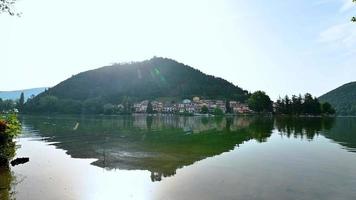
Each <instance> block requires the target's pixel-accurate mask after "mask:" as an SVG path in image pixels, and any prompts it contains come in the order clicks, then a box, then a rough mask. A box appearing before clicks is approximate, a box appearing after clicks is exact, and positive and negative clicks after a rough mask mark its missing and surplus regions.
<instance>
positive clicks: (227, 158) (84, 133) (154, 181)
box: [0, 116, 356, 200]
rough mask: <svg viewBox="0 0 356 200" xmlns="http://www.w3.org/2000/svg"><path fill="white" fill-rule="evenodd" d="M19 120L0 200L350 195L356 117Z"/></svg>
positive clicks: (2, 173)
mask: <svg viewBox="0 0 356 200" xmlns="http://www.w3.org/2000/svg"><path fill="white" fill-rule="evenodd" d="M21 121H22V124H23V131H22V135H21V137H20V138H19V139H18V140H17V141H16V144H17V157H29V158H30V162H28V163H26V164H23V165H18V166H15V167H10V168H9V169H0V178H1V179H0V188H1V189H0V197H1V198H0V199H12V198H16V199H85V200H87V199H177V200H178V199H204V200H205V199H267V200H268V199H271V200H272V199H273V200H275V199H323V200H324V199H345V200H346V199H356V190H355V188H356V154H355V152H356V118H336V119H321V118H301V119H293V118H277V119H273V118H268V117H265V118H258V117H234V118H204V117H178V116H155V117H147V116H121V117H104V116H50V117H48V116H22V117H21Z"/></svg>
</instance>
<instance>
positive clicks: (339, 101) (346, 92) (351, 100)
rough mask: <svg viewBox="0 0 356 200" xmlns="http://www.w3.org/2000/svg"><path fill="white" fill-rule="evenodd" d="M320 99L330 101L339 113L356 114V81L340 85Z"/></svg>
mask: <svg viewBox="0 0 356 200" xmlns="http://www.w3.org/2000/svg"><path fill="white" fill-rule="evenodd" d="M319 99H320V101H322V102H326V101H327V102H329V103H330V104H331V105H332V106H333V107H334V108H335V109H336V112H337V114H338V115H356V82H351V83H347V84H345V85H343V86H341V87H338V88H336V89H334V90H332V91H330V92H328V93H326V94H324V95H323V96H321V97H319Z"/></svg>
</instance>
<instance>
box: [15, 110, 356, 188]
mask: <svg viewBox="0 0 356 200" xmlns="http://www.w3.org/2000/svg"><path fill="white" fill-rule="evenodd" d="M22 123H23V126H24V127H25V128H26V129H29V130H32V132H33V133H35V134H38V135H39V136H40V138H45V139H44V140H46V141H47V142H51V143H53V145H55V146H56V147H58V148H60V149H64V150H66V152H67V154H69V155H70V156H71V157H73V158H95V159H97V161H95V162H93V163H92V164H93V165H95V166H99V167H102V168H105V169H108V170H111V169H127V170H148V171H150V172H151V180H152V181H161V180H162V178H163V177H169V176H173V175H175V174H176V170H177V169H179V168H182V167H184V166H188V165H192V164H193V163H195V162H197V161H199V160H203V159H205V158H208V157H212V156H216V155H220V154H222V153H224V152H228V151H230V150H233V149H234V148H235V147H236V146H239V145H240V144H242V143H244V142H246V141H249V140H252V139H254V140H256V141H257V142H266V141H268V138H269V137H270V136H271V134H272V132H273V130H274V129H276V131H277V132H278V133H279V134H281V135H283V136H287V137H296V138H298V137H300V138H306V139H308V140H313V139H314V137H315V136H317V135H319V134H323V135H324V136H325V137H327V138H329V139H332V140H334V141H336V142H337V143H339V144H341V145H344V146H345V147H346V148H347V149H348V150H350V151H354V150H355V147H356V139H355V138H356V136H355V134H353V133H354V132H355V131H353V132H352V131H351V130H356V127H355V124H356V123H355V119H352V120H351V121H347V120H346V121H345V120H341V122H339V120H335V119H333V118H325V119H323V118H276V119H273V118H270V117H227V118H225V117H220V118H207V117H179V116H154V117H152V116H151V117H146V116H125V117H104V116H102V117H98V116H95V117H94V116H93V117H88V116H87V117H76V116H65V117H63V116H61V117H41V116H37V117H33V116H23V117H22ZM343 129H344V130H345V131H343ZM347 130H349V131H347Z"/></svg>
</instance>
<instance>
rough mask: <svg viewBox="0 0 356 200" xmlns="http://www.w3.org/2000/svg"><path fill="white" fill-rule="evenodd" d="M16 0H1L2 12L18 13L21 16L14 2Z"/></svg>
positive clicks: (0, 9) (12, 14)
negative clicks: (15, 8) (16, 10)
mask: <svg viewBox="0 0 356 200" xmlns="http://www.w3.org/2000/svg"><path fill="white" fill-rule="evenodd" d="M15 2H16V0H0V14H1V13H8V14H9V15H11V16H14V15H17V16H20V14H19V13H17V12H15V10H14V4H15Z"/></svg>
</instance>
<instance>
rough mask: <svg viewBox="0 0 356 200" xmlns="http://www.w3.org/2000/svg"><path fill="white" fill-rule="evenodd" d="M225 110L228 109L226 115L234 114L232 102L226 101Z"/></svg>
mask: <svg viewBox="0 0 356 200" xmlns="http://www.w3.org/2000/svg"><path fill="white" fill-rule="evenodd" d="M225 108H226V113H232V108H231V106H230V101H228V100H226V103H225Z"/></svg>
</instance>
